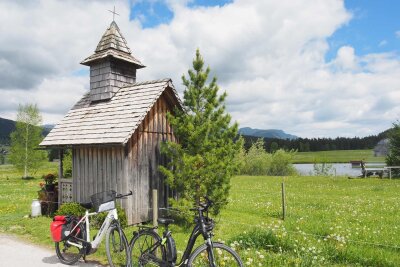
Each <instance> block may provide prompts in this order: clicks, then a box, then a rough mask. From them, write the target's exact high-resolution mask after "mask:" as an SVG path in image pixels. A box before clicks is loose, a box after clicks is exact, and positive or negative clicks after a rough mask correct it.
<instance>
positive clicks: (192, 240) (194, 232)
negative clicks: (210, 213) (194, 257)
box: [147, 224, 212, 267]
mask: <svg viewBox="0 0 400 267" xmlns="http://www.w3.org/2000/svg"><path fill="white" fill-rule="evenodd" d="M200 235H202V231H201V225H199V224H196V225H195V227H194V228H193V230H192V233H191V234H190V237H189V241H188V244H187V246H186V249H185V252H184V253H183V255H182V258H181V260H180V262H179V263H177V264H175V265H174V266H182V267H184V266H186V264H187V261H188V260H189V256H190V254H191V253H192V251H193V248H194V245H195V243H196V240H197V238H198V237H199V236H200ZM203 237H204V240H205V243H206V244H207V246H209V247H211V248H212V241H211V237H210V236H206V235H205V234H203ZM164 238H165V236H164V235H163V237H162V239H160V240H158V241H157V242H155V243H154V244H153V245H152V246H151V247H150V248H149V249H148V252H150V253H149V254H148V255H147V256H148V257H149V258H150V259H151V260H152V262H154V263H156V264H158V265H159V266H162V267H172V266H171V265H169V263H168V261H162V260H161V261H160V259H159V258H156V257H153V255H152V254H151V252H153V251H154V250H156V249H157V248H158V247H159V246H162V245H163V242H164V241H163V239H164Z"/></svg>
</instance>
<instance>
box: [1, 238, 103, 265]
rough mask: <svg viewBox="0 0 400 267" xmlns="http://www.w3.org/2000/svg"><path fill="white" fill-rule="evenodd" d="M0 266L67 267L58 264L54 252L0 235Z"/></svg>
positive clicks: (88, 263)
mask: <svg viewBox="0 0 400 267" xmlns="http://www.w3.org/2000/svg"><path fill="white" fill-rule="evenodd" d="M0 266H13V267H26V266H34V267H49V266H51V267H53V266H54V267H58V266H63V267H65V266H68V265H64V264H62V263H60V261H59V260H58V258H57V256H56V252H55V250H50V249H47V248H43V247H39V246H36V245H33V244H27V243H25V242H23V241H22V240H20V239H17V238H15V237H12V236H8V235H0ZM75 266H82V267H95V266H102V265H99V264H97V263H93V262H87V263H84V262H83V261H82V262H78V263H77V264H75Z"/></svg>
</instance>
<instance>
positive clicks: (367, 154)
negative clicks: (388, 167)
mask: <svg viewBox="0 0 400 267" xmlns="http://www.w3.org/2000/svg"><path fill="white" fill-rule="evenodd" d="M351 160H363V161H365V162H385V157H375V156H374V151H373V150H372V149H365V150H330V151H315V152H297V153H296V154H295V156H294V159H293V163H314V162H318V163H320V162H325V163H349V162H350V161H351Z"/></svg>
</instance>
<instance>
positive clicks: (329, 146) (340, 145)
mask: <svg viewBox="0 0 400 267" xmlns="http://www.w3.org/2000/svg"><path fill="white" fill-rule="evenodd" d="M388 131H389V130H386V131H384V132H382V133H380V134H378V135H371V136H366V137H362V138H360V137H353V138H348V137H337V138H297V139H291V140H290V139H278V138H263V139H264V143H265V144H264V147H265V149H266V150H267V151H269V152H271V151H272V150H276V149H278V148H283V149H285V150H290V149H294V150H297V151H299V152H308V151H327V150H358V149H372V148H374V147H375V145H376V144H377V143H378V142H379V141H380V140H382V139H384V138H386V137H387V134H388ZM243 137H244V139H245V147H246V149H248V148H249V147H250V146H251V144H252V143H254V142H255V141H256V140H257V139H259V138H258V137H255V136H246V135H244V136H243Z"/></svg>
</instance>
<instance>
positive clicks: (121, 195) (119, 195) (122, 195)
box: [115, 190, 133, 198]
mask: <svg viewBox="0 0 400 267" xmlns="http://www.w3.org/2000/svg"><path fill="white" fill-rule="evenodd" d="M132 194H133V193H132V190H130V191H129V193H127V194H117V195H116V196H115V198H123V197H127V196H131V195H132Z"/></svg>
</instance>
